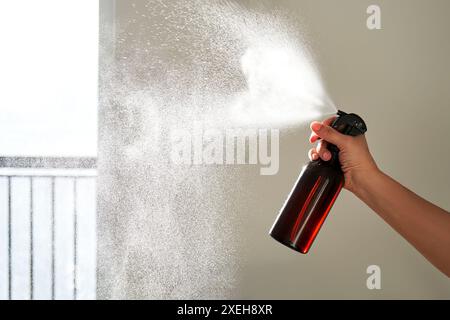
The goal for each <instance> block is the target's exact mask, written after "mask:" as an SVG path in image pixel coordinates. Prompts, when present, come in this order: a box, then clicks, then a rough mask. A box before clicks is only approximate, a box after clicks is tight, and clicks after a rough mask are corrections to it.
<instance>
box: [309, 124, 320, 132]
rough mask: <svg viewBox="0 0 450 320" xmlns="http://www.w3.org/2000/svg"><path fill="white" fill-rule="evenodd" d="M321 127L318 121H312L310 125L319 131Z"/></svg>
mask: <svg viewBox="0 0 450 320" xmlns="http://www.w3.org/2000/svg"><path fill="white" fill-rule="evenodd" d="M321 128H322V124H321V123H320V122H314V123H313V124H312V125H311V129H313V130H314V131H319V130H320V129H321Z"/></svg>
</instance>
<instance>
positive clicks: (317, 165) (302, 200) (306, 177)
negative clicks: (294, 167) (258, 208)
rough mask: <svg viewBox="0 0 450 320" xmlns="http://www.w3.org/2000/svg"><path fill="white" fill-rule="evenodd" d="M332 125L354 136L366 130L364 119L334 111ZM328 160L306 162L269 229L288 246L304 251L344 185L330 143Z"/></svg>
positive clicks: (332, 146)
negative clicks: (334, 117)
mask: <svg viewBox="0 0 450 320" xmlns="http://www.w3.org/2000/svg"><path fill="white" fill-rule="evenodd" d="M337 115H338V116H337V117H336V119H335V120H334V121H333V123H332V124H331V126H332V127H333V128H334V129H336V130H337V131H339V132H341V133H343V134H346V135H350V136H357V135H360V134H364V133H365V132H366V131H367V127H366V124H365V123H364V121H363V119H361V118H360V117H359V116H358V115H356V114H353V113H349V114H347V113H345V112H343V111H340V110H339V111H338V112H337ZM328 150H329V151H330V153H331V159H330V160H329V161H323V160H322V159H320V158H319V159H317V160H314V161H310V162H309V163H307V164H306V165H305V166H304V167H303V169H302V171H301V173H300V176H299V178H298V180H297V182H296V183H295V185H294V188H293V189H292V191H291V193H290V195H289V197H288V198H287V200H286V202H285V203H284V206H283V207H282V209H281V210H280V213H279V215H278V217H277V219H276V220H275V223H274V224H273V226H272V229H271V230H270V235H271V236H272V237H273V238H274V239H275V240H277V241H279V242H281V243H282V244H284V245H286V246H288V247H289V248H291V249H293V250H296V251H299V252H301V253H307V252H308V251H309V249H310V248H311V245H312V243H313V241H314V239H315V238H316V236H317V233H318V232H319V230H320V227H321V226H322V224H323V223H324V221H325V218H326V217H327V215H328V212H329V211H330V209H331V207H332V206H333V204H334V202H335V200H336V198H337V196H338V195H339V192H340V191H341V189H342V187H343V185H344V174H343V173H342V170H341V165H340V163H339V149H338V148H337V147H336V146H335V145H333V144H331V143H329V144H328Z"/></svg>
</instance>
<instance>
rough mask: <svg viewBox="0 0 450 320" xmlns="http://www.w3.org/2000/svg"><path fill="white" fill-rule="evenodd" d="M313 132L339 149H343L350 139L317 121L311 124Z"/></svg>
mask: <svg viewBox="0 0 450 320" xmlns="http://www.w3.org/2000/svg"><path fill="white" fill-rule="evenodd" d="M311 130H312V131H313V132H314V133H315V134H317V135H318V136H319V137H320V138H321V139H323V140H325V141H327V142H330V143H332V144H334V145H336V146H337V147H338V148H341V147H342V146H343V145H344V144H345V141H346V140H347V138H348V136H346V135H344V134H342V133H340V132H339V131H337V130H335V129H333V128H332V127H330V126H327V125H324V124H322V123H320V122H317V121H314V122H313V123H311Z"/></svg>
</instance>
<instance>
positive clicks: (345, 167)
mask: <svg viewBox="0 0 450 320" xmlns="http://www.w3.org/2000/svg"><path fill="white" fill-rule="evenodd" d="M331 121H332V119H328V120H326V121H324V122H323V123H318V122H313V123H312V124H311V129H312V131H313V133H312V135H311V138H310V141H311V142H315V141H317V140H318V139H319V138H322V139H323V140H325V141H329V142H331V143H334V144H335V145H337V146H338V148H339V149H340V154H339V160H340V162H341V167H342V171H343V172H344V175H345V188H347V189H349V190H350V191H351V192H353V193H354V194H355V195H356V196H357V197H358V198H359V199H361V200H362V201H364V202H365V203H366V204H367V205H368V206H369V207H370V208H372V209H373V210H374V211H375V212H376V213H377V214H378V215H379V216H380V217H381V218H383V219H384V220H385V221H386V222H387V223H388V224H389V225H390V226H391V227H392V228H394V230H396V231H397V232H398V233H400V234H401V235H402V236H403V237H404V238H405V239H406V240H407V241H408V242H409V243H411V244H412V245H413V246H414V247H415V248H416V249H417V250H418V251H419V252H420V253H421V254H422V255H423V256H424V257H425V258H426V259H428V261H430V262H431V263H432V264H433V265H434V266H435V267H436V268H438V269H439V270H440V271H442V272H443V273H444V274H446V275H447V276H448V277H450V214H449V213H448V212H447V211H445V210H443V209H441V208H439V207H437V206H435V205H434V204H432V203H430V202H428V201H426V200H425V199H423V198H421V197H419V196H418V195H416V194H415V193H413V192H412V191H410V190H408V189H407V188H405V187H404V186H402V185H401V184H400V183H398V182H397V181H395V180H393V179H392V178H391V177H389V176H388V175H386V174H384V173H383V172H382V171H381V170H379V169H378V167H377V166H376V164H375V161H374V160H373V158H372V156H371V155H370V152H369V149H368V147H367V142H366V139H365V137H364V136H358V137H350V136H345V135H342V134H340V133H339V132H337V131H336V130H334V129H333V128H331V127H330V126H329V124H330V122H331ZM323 140H320V142H319V144H318V146H317V147H316V148H313V149H311V150H310V153H309V156H310V158H311V159H317V158H318V157H321V158H322V159H323V160H325V161H327V160H329V157H330V154H329V151H328V150H327V149H326V142H324V141H323Z"/></svg>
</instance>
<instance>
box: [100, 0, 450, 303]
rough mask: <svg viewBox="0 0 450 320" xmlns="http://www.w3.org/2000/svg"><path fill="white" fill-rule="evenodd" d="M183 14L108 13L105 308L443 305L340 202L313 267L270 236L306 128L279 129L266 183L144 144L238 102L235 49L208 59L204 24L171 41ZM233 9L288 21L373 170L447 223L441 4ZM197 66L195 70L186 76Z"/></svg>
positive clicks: (366, 218)
mask: <svg viewBox="0 0 450 320" xmlns="http://www.w3.org/2000/svg"><path fill="white" fill-rule="evenodd" d="M174 3H178V2H174ZM180 3H182V2H180ZM192 3H194V5H193V6H189V7H185V6H184V7H183V5H179V6H178V5H174V7H171V6H170V5H169V6H168V7H166V8H165V6H162V5H161V4H160V3H159V5H156V3H152V2H151V1H150V8H149V7H146V4H147V1H134V3H133V4H131V3H130V2H128V1H117V2H116V8H115V17H114V19H115V20H114V24H115V26H116V34H115V38H114V41H113V42H114V44H115V50H116V51H115V56H114V59H113V61H110V63H108V64H107V67H106V68H104V69H103V72H104V73H107V74H108V75H107V76H105V75H103V89H102V90H103V91H101V94H102V97H101V101H102V106H101V108H102V110H101V111H100V142H99V143H100V151H99V164H100V169H99V170H100V177H99V210H100V212H99V237H100V238H99V242H100V244H99V259H98V263H99V267H98V270H99V276H98V277H99V280H98V282H99V284H98V294H99V297H100V298H124V297H125V298H229V297H233V298H267V299H272V298H275V299H278V298H286V299H291V298H292V299H306V298H325V299H328V298H342V299H347V298H356V299H358V298H363V299H365V298H370V299H390V298H394V299H401V298H405V299H410V298H414V299H416V298H425V299H440V298H450V282H449V280H448V278H446V277H445V276H444V275H442V274H441V273H440V272H439V271H437V270H436V269H435V268H434V267H433V266H432V265H431V264H430V263H428V262H427V261H426V260H425V258H423V257H422V256H421V255H420V254H419V253H418V252H416V251H415V249H414V248H413V247H412V246H411V245H409V244H408V243H407V242H406V241H405V240H404V239H402V238H401V237H400V236H399V235H398V234H396V232H395V231H393V230H392V229H391V228H390V227H389V226H388V225H386V224H385V223H384V221H382V220H381V219H380V218H379V217H378V216H377V215H376V214H375V213H374V212H373V211H371V210H370V209H369V208H368V207H367V206H366V205H364V204H363V203H362V202H360V201H359V200H358V199H357V198H356V197H355V196H353V195H352V194H351V193H349V192H348V191H343V192H342V193H341V195H340V196H339V198H338V200H337V202H336V203H335V205H334V207H333V210H332V211H331V213H330V216H329V217H328V219H327V221H326V223H325V225H324V227H323V228H322V230H321V232H320V234H319V236H318V238H317V240H316V241H315V243H314V245H313V247H312V249H311V251H310V253H309V254H308V255H300V254H297V253H295V252H293V251H291V250H288V249H286V248H284V247H282V246H281V245H279V244H278V243H276V242H275V241H273V240H272V239H271V238H270V237H269V236H268V235H267V233H268V230H269V228H270V226H271V224H272V222H273V220H274V218H275V216H276V214H277V212H278V210H279V208H280V206H281V205H282V203H283V201H284V200H285V197H286V196H287V194H288V193H289V191H290V188H291V187H292V185H293V183H294V182H295V180H296V178H297V176H298V173H299V171H300V168H301V166H302V164H303V163H304V162H306V160H307V155H306V152H307V150H308V149H309V145H308V143H307V137H308V136H309V133H308V128H307V125H305V124H303V125H301V126H298V127H295V128H292V127H291V128H289V129H283V128H282V129H281V131H280V132H281V135H280V170H279V173H278V174H277V175H273V176H261V175H259V168H258V167H256V166H217V167H207V168H204V167H202V166H193V167H188V168H185V167H183V168H172V167H171V166H169V165H167V164H166V162H165V161H166V160H167V159H166V160H165V158H164V157H163V155H164V153H161V152H160V151H155V150H154V149H153V148H154V143H156V142H154V141H155V140H152V139H150V138H149V137H153V134H154V133H155V132H154V130H155V128H159V129H158V130H162V131H164V128H166V127H169V126H173V125H174V124H177V123H178V124H180V125H186V123H189V122H190V121H193V117H192V114H193V113H192V108H199V109H200V110H209V108H211V107H212V106H210V105H208V104H209V103H210V101H213V100H211V99H210V97H213V96H215V95H216V94H217V92H216V91H215V90H214V88H220V92H221V93H223V92H225V93H229V92H231V93H232V92H233V91H234V90H238V89H239V88H241V87H242V86H243V85H244V86H245V83H244V84H243V82H245V81H243V79H242V74H241V75H240V74H239V72H240V71H239V68H238V67H236V66H235V64H236V63H235V61H234V60H233V56H234V55H239V54H241V51H240V50H241V49H239V48H236V51H233V50H231V49H229V50H227V51H228V52H229V56H226V57H225V58H224V55H218V54H217V52H218V50H219V49H218V48H217V47H215V46H214V43H212V44H211V43H209V42H208V41H209V40H208V39H217V38H215V36H214V37H212V36H211V37H212V38H208V34H206V36H205V34H202V33H201V32H200V31H201V30H204V28H207V26H206V27H205V25H202V24H201V23H199V25H200V26H201V27H198V28H200V29H199V30H200V31H199V30H197V31H198V32H196V30H195V28H187V30H184V31H182V32H181V33H180V31H179V30H178V29H177V30H178V31H174V29H173V26H174V25H175V26H179V28H181V29H183V26H185V25H189V24H190V23H194V22H195V17H197V16H196V13H195V12H196V10H197V9H196V7H195V3H196V1H193V2H192ZM219 3H220V2H219ZM222 3H223V2H222ZM235 3H236V2H230V3H228V4H229V5H230V6H232V7H233V6H234V4H235ZM373 3H376V4H378V5H380V7H381V14H382V15H381V17H382V29H381V30H368V28H367V27H366V19H367V14H366V9H367V7H368V6H369V5H370V4H373ZM152 5H154V6H152ZM241 5H242V7H240V9H239V10H257V11H258V12H262V13H264V12H266V13H267V14H270V13H273V12H288V13H289V17H290V18H289V19H292V17H294V22H295V23H294V24H293V25H294V26H295V27H296V28H297V31H298V32H299V34H302V35H304V39H306V40H307V43H308V45H309V47H310V50H311V52H312V54H313V55H314V58H315V61H316V63H317V66H318V68H319V70H320V72H321V75H322V78H323V80H324V83H325V84H326V88H327V89H328V91H329V94H330V96H331V97H332V98H333V100H334V101H335V103H336V104H337V105H338V106H340V107H341V108H342V109H343V110H346V111H351V112H355V113H358V114H360V115H361V116H362V117H363V118H364V119H365V120H366V122H367V125H368V133H367V138H368V141H369V145H370V148H371V151H372V153H373V155H374V158H375V159H376V161H377V163H378V165H379V167H380V168H382V169H383V170H384V171H385V172H386V173H388V174H390V175H391V176H392V177H394V178H395V179H397V180H398V181H400V182H401V183H403V184H404V185H406V186H407V187H408V188H410V189H411V190H413V191H414V192H416V193H418V194H419V195H421V196H423V197H425V198H426V199H428V200H430V201H432V202H433V203H435V204H437V205H439V206H441V207H443V208H445V209H447V210H449V209H450V198H449V197H448V194H449V190H450V185H449V181H450V169H449V167H448V165H447V162H448V161H447V159H448V158H449V157H450V148H449V147H448V142H447V141H446V140H445V139H446V137H448V136H449V134H450V105H449V101H450V90H448V85H449V83H450V72H449V70H450V61H449V57H450V42H449V41H448V30H450V20H449V19H448V12H450V2H448V1H446V0H433V1H427V2H425V1H420V0H414V1H411V0H408V1H406V0H398V1H381V0H379V1H365V0H364V1H361V0H351V1H350V0H346V1H324V0H321V1H307V0H302V1H294V0H291V1H287V0H283V1H265V2H264V5H261V3H260V2H259V3H258V4H257V3H256V2H253V1H245V2H242V3H241ZM238 8H239V6H238ZM202 10H204V11H207V10H205V9H204V8H203V9H202ZM233 10H234V9H233ZM202 14H205V12H203V13H202ZM166 17H169V19H167V18H166ZM174 19H175V20H174ZM177 19H178V20H177ZM167 20H169V21H171V22H170V23H169V22H165V21H167ZM174 21H175V22H174ZM193 21H194V22H193ZM202 28H203V29H202ZM105 30H106V29H105ZM110 31H111V30H109V31H108V32H110ZM104 32H106V31H104ZM174 35H182V36H181V37H174ZM211 42H214V41H211ZM198 43H202V44H203V45H204V46H203V47H202V46H198V45H197V44H198ZM167 44H168V45H167ZM146 50H147V51H146ZM238 58H239V57H238ZM199 61H204V68H202V69H201V72H199V73H196V74H194V73H190V72H192V71H193V67H192V66H195V65H198V63H199ZM194 69H195V68H194ZM195 70H198V69H195ZM223 70H227V72H224V71H223ZM180 74H182V75H188V76H186V77H182V76H180ZM215 75H220V76H215ZM223 75H226V76H223ZM201 77H209V78H208V79H209V80H208V81H206V82H202V81H200V80H199V79H200V78H201ZM174 79H175V80H174ZM205 83H206V85H205ZM199 91H202V92H203V93H204V95H203V96H202V95H198V94H197V93H198V92H199ZM190 93H191V94H190ZM199 97H203V100H202V99H200V98H199ZM205 97H207V98H205ZM208 97H209V98H208ZM189 99H191V100H189ZM180 101H181V102H180ZM173 114H176V115H177V116H176V117H174V116H173ZM195 114H202V113H201V112H198V113H195ZM183 115H185V116H186V117H185V118H184V116H183ZM173 119H176V121H175V120H173ZM161 128H163V129H161ZM369 265H379V266H380V267H381V272H382V289H381V290H368V289H367V287H366V279H367V277H368V275H367V274H366V268H367V267H368V266H369Z"/></svg>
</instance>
